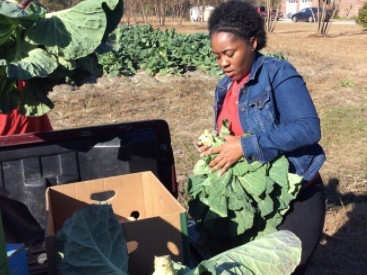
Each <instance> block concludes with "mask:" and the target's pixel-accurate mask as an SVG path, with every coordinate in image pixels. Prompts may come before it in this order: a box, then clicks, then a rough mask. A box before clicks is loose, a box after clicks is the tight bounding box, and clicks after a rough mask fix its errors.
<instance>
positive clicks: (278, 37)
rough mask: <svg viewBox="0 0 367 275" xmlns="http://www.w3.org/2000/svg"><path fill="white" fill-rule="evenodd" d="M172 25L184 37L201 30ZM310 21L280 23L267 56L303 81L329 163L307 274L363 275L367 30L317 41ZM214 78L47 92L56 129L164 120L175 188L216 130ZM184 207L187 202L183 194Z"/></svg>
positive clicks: (341, 29)
mask: <svg viewBox="0 0 367 275" xmlns="http://www.w3.org/2000/svg"><path fill="white" fill-rule="evenodd" d="M169 27H174V28H175V29H176V30H177V31H180V32H183V33H190V32H197V31H202V32H205V31H206V29H205V26H203V25H199V24H194V25H192V24H191V25H190V24H186V25H185V26H184V27H182V28H178V27H177V26H169ZM315 29H316V27H314V25H313V24H311V23H305V24H303V23H292V22H279V24H278V26H277V27H276V29H275V32H274V33H271V34H269V35H268V38H269V39H268V40H269V42H268V47H267V48H266V49H265V52H281V53H282V54H283V55H285V56H286V57H287V59H288V60H289V61H290V62H291V63H293V64H294V65H295V67H296V68H297V69H298V71H299V72H300V73H301V74H302V75H303V76H304V79H305V81H306V83H307V85H308V87H309V90H310V93H311V96H312V97H313V99H314V102H315V105H316V107H317V110H318V112H319V115H320V118H321V121H322V130H323V138H322V140H321V144H322V145H323V147H324V149H325V151H326V154H327V157H328V161H327V162H326V163H325V165H324V167H323V168H322V171H321V173H322V175H323V178H324V181H325V188H326V195H327V201H326V203H327V216H326V221H325V227H324V233H323V236H322V239H321V241H320V244H319V246H318V247H317V250H316V251H315V255H314V257H313V259H312V260H311V263H310V265H309V267H308V270H307V272H306V274H365V273H366V272H367V252H366V248H367V238H366V234H367V218H366V217H367V200H366V199H367V188H366V184H367V148H366V144H367V143H366V141H367V140H366V129H367V128H366V126H365V125H367V78H366V75H367V47H366V44H367V32H366V31H365V30H362V29H361V28H360V27H358V26H356V25H354V24H348V25H336V24H335V25H331V27H330V31H329V37H327V38H319V37H314V36H312V34H314V32H315ZM216 83H217V79H216V78H215V77H213V76H210V75H207V74H206V73H204V72H201V71H194V72H190V73H186V74H185V75H183V76H182V77H181V76H171V75H167V76H155V77H152V76H148V75H146V74H145V73H144V72H139V73H138V74H137V75H135V76H133V77H124V76H121V77H114V78H109V77H107V76H104V77H102V78H100V79H98V80H97V82H96V83H89V84H84V85H82V86H81V87H72V86H68V85H60V86H57V87H55V89H54V90H53V92H52V93H51V99H52V100H53V101H54V103H55V108H54V110H52V111H51V112H50V118H51V122H52V124H53V126H54V128H55V129H65V128H75V127H83V126H92V125H103V124H114V123H119V122H126V121H137V120H146V119H156V118H157V119H165V120H166V121H167V122H168V124H169V126H170V131H171V136H172V146H173V149H174V156H175V163H176V172H177V181H178V183H179V185H180V188H181V190H182V188H183V187H184V185H185V184H186V180H187V176H188V175H189V174H190V172H191V169H192V167H193V165H194V163H195V162H196V160H197V159H198V155H197V152H196V151H195V149H194V147H193V146H192V142H193V140H194V139H195V138H196V137H198V135H199V134H201V133H202V131H203V130H204V129H210V128H212V125H213V118H212V116H213V110H212V106H213V92H214V88H215V85H216ZM179 199H180V201H181V202H182V203H183V204H185V198H184V197H183V196H182V194H181V196H180V198H179Z"/></svg>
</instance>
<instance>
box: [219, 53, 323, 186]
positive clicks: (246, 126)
mask: <svg viewBox="0 0 367 275" xmlns="http://www.w3.org/2000/svg"><path fill="white" fill-rule="evenodd" d="M231 83H232V80H231V79H230V78H229V77H227V76H225V77H224V78H222V79H221V80H220V81H219V84H218V85H217V88H216V91H215V106H214V112H215V121H217V118H218V113H219V111H220V110H221V107H222V105H223V101H224V98H225V95H226V93H227V91H228V89H229V87H230V85H231ZM238 111H239V118H240V122H241V126H242V129H243V131H244V132H245V133H248V134H249V135H244V136H243V137H242V138H241V143H242V150H243V153H244V157H245V159H246V160H247V161H249V162H252V161H255V160H256V161H260V162H268V161H271V160H273V159H275V158H276V157H278V156H280V155H285V156H286V157H287V159H288V160H289V162H290V172H291V173H296V174H298V175H300V176H302V177H303V179H304V182H305V183H307V182H308V181H309V180H311V179H312V178H313V177H314V176H315V174H316V173H317V172H318V171H319V169H320V167H321V166H322V164H323V162H324V161H325V154H324V152H323V149H322V148H321V146H320V145H319V144H318V141H319V140H320V138H321V129H320V120H319V118H318V115H317V112H316V109H315V106H314V104H313V102H312V99H311V97H310V94H309V92H308V90H307V88H306V84H305V82H304V80H303V78H302V77H301V76H300V75H299V74H298V72H297V71H296V69H295V68H294V67H293V66H292V65H291V64H290V63H289V62H287V61H285V60H280V59H277V58H273V57H265V56H263V55H262V54H260V53H258V54H257V55H256V58H255V60H254V64H253V65H252V68H251V72H250V77H249V79H248V81H247V82H246V83H245V84H244V86H243V87H242V88H241V89H240V92H239V100H238Z"/></svg>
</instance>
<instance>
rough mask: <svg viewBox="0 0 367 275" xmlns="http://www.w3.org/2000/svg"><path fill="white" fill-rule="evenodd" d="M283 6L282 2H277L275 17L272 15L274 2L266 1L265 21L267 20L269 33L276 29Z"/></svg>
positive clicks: (266, 27)
mask: <svg viewBox="0 0 367 275" xmlns="http://www.w3.org/2000/svg"><path fill="white" fill-rule="evenodd" d="M281 4H282V1H281V0H279V1H277V4H276V6H277V8H276V12H275V16H273V15H272V14H271V13H272V12H273V5H272V0H266V15H265V18H264V20H265V29H266V30H267V31H268V32H273V31H274V29H275V25H276V23H277V19H278V14H279V10H280V7H281Z"/></svg>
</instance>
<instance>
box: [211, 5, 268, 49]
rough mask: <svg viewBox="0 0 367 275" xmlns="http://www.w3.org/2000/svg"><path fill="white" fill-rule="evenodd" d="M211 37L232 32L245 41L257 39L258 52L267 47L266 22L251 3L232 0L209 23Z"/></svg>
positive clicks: (220, 8)
mask: <svg viewBox="0 0 367 275" xmlns="http://www.w3.org/2000/svg"><path fill="white" fill-rule="evenodd" d="M208 30H209V36H210V37H211V36H212V35H213V34H214V33H217V32H230V33H233V34H234V35H236V36H237V37H239V38H242V39H244V40H250V39H251V38H252V37H256V38H257V48H256V49H257V50H261V49H262V48H264V47H265V46H266V32H265V28H264V20H263V19H262V18H261V16H260V14H259V13H258V12H257V10H256V8H255V6H253V5H252V4H251V3H249V2H243V1H240V0H230V1H228V2H224V3H222V4H220V5H219V6H218V7H216V8H215V9H214V11H213V12H212V14H211V16H210V18H209V21H208Z"/></svg>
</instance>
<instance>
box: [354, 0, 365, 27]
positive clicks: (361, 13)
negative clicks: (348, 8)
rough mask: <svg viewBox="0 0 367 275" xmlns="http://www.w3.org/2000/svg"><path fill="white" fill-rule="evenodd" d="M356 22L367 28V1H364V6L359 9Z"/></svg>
mask: <svg viewBox="0 0 367 275" xmlns="http://www.w3.org/2000/svg"><path fill="white" fill-rule="evenodd" d="M356 22H357V24H358V25H361V26H362V27H363V28H365V29H367V2H366V3H364V5H363V6H362V8H361V9H360V10H359V12H358V16H357V18H356Z"/></svg>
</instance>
